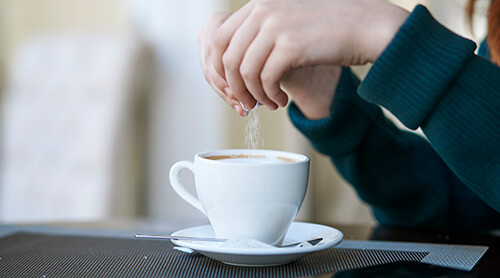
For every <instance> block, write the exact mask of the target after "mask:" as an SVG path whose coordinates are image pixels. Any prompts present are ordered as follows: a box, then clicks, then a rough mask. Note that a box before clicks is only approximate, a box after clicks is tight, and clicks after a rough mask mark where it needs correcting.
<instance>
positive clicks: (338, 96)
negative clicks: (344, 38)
mask: <svg viewBox="0 0 500 278" xmlns="http://www.w3.org/2000/svg"><path fill="white" fill-rule="evenodd" d="M475 48H476V45H475V44H474V43H473V42H472V41H470V40H467V39H465V38H463V37H460V36H458V35H456V34H454V33H453V32H451V31H450V30H448V29H446V28H445V27H443V26H442V25H440V24H439V23H438V22H437V21H436V20H435V19H434V18H433V17H432V16H431V15H430V14H429V12H428V11H427V10H426V9H425V8H424V7H423V6H417V7H416V8H415V10H414V11H413V12H412V14H411V15H410V16H409V18H408V19H407V20H406V22H405V23H404V24H403V26H402V27H401V28H400V30H399V31H398V33H397V34H396V36H395V38H394V39H393V41H392V42H391V43H390V45H389V46H388V47H387V49H386V50H385V51H384V52H383V53H382V55H381V56H380V58H379V59H378V60H377V61H376V62H375V64H374V65H373V67H372V69H371V70H370V72H369V73H368V75H367V76H366V78H365V79H364V80H363V82H361V83H360V81H359V79H358V78H357V77H356V76H354V75H353V74H352V73H351V71H350V70H349V69H348V68H344V69H343V72H342V75H341V77H340V82H339V85H338V87H337V89H336V93H335V97H334V100H333V103H332V106H331V108H330V111H331V113H330V116H329V117H328V118H324V119H320V120H308V119H306V118H305V117H304V116H303V114H302V113H301V112H300V111H299V109H298V108H297V106H296V105H294V104H293V103H292V104H291V105H290V108H289V114H290V118H291V120H292V122H293V123H294V125H295V126H296V127H297V128H298V129H299V130H300V131H301V132H302V133H303V134H304V135H306V136H307V137H308V139H309V140H310V141H311V143H312V144H313V146H314V147H315V148H316V149H317V150H318V151H319V152H321V153H324V154H326V155H328V156H330V157H331V159H332V161H333V163H334V165H335V166H336V168H337V169H338V171H339V172H340V173H341V175H342V176H343V177H344V178H345V179H346V180H347V181H348V182H349V183H350V184H352V186H353V187H354V188H355V189H356V191H357V193H358V195H359V197H360V198H361V199H362V200H363V201H365V202H367V203H368V204H370V205H371V207H372V210H373V214H374V216H375V218H376V219H377V220H378V221H379V222H380V223H381V224H382V225H390V226H404V227H425V228H433V229H450V228H452V229H457V228H458V229H461V230H485V229H493V228H500V213H499V212H500V68H499V67H497V66H496V65H494V64H493V63H491V62H490V61H489V60H487V59H485V58H483V57H480V56H478V55H475V54H474V50H475ZM484 54H487V53H484ZM378 105H380V106H383V107H385V108H387V109H388V110H389V111H391V112H392V113H393V114H394V115H395V116H396V117H397V118H398V119H399V120H400V121H401V122H402V123H403V124H404V125H405V126H407V127H409V128H410V129H416V128H418V127H420V128H422V131H423V132H424V134H425V135H426V137H427V139H426V138H423V137H421V136H419V135H417V134H414V133H412V132H408V131H403V130H400V129H398V128H397V127H396V126H395V125H394V124H393V123H392V122H391V121H390V120H388V119H387V118H385V117H384V115H383V113H382V111H381V109H380V107H379V106H378Z"/></svg>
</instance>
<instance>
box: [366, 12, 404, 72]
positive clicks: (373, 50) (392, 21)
mask: <svg viewBox="0 0 500 278" xmlns="http://www.w3.org/2000/svg"><path fill="white" fill-rule="evenodd" d="M382 5H383V6H380V9H376V10H375V11H373V12H372V15H374V16H375V17H376V18H372V17H370V18H367V21H365V23H366V24H363V25H365V27H366V26H371V27H368V28H364V29H365V32H360V33H359V34H363V36H366V37H362V38H361V40H363V41H364V43H366V46H367V48H368V51H367V53H368V58H367V60H368V62H370V63H374V62H375V61H376V60H377V59H378V58H379V57H380V55H382V53H383V52H384V51H385V49H386V48H387V46H388V45H389V44H390V43H391V41H392V40H393V39H394V37H395V36H396V34H397V32H398V31H399V29H400V28H401V26H402V25H403V24H404V22H405V21H406V19H407V18H408V16H409V15H410V12H408V11H407V10H405V9H403V8H401V7H399V6H397V5H394V4H391V3H387V2H382ZM374 23H375V24H374Z"/></svg>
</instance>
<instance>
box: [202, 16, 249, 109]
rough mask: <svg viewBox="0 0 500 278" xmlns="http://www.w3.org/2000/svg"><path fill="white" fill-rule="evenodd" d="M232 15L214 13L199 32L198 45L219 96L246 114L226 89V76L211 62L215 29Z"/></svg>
mask: <svg viewBox="0 0 500 278" xmlns="http://www.w3.org/2000/svg"><path fill="white" fill-rule="evenodd" d="M230 15H231V14H230V13H222V12H220V13H215V14H213V15H212V16H211V17H210V19H209V21H208V23H207V26H206V27H205V28H204V29H203V30H201V31H200V33H199V34H198V45H199V46H200V52H201V53H200V57H201V66H202V70H203V74H204V76H205V79H206V81H207V83H208V84H209V85H210V86H211V87H212V89H213V90H214V91H215V92H216V93H217V95H219V97H221V98H222V99H223V100H224V101H225V102H226V103H227V104H229V105H230V106H231V107H232V108H233V109H234V110H236V112H238V114H239V115H241V116H246V115H247V114H248V112H246V111H244V110H243V109H242V108H241V106H240V102H239V101H238V100H237V99H236V98H234V96H233V95H232V94H230V93H228V92H227V90H224V89H225V88H227V87H228V84H227V82H226V81H225V80H224V78H222V77H221V76H220V75H219V74H218V73H217V71H216V70H215V69H214V66H213V64H212V62H211V56H212V45H213V41H212V40H213V34H214V32H215V30H217V28H218V27H220V26H221V25H222V23H224V21H225V20H227V18H229V16H230Z"/></svg>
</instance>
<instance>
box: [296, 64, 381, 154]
mask: <svg viewBox="0 0 500 278" xmlns="http://www.w3.org/2000/svg"><path fill="white" fill-rule="evenodd" d="M358 85H359V80H358V79H357V77H356V76H355V75H354V74H352V72H351V70H350V69H349V68H344V69H343V70H342V74H341V77H340V80H339V84H338V85H337V89H336V91H335V97H334V100H333V102H332V105H331V107H330V115H329V116H328V117H327V118H324V119H319V120H310V119H307V118H306V117H305V116H304V115H303V114H302V113H301V112H300V110H299V108H298V107H297V106H296V105H295V103H293V102H292V103H291V104H290V106H289V116H290V119H291V121H292V123H293V124H294V125H295V127H296V128H297V129H298V130H299V131H300V132H302V133H303V134H304V135H305V136H306V137H307V138H308V139H309V140H310V142H311V143H312V144H313V146H314V147H315V148H316V149H317V150H318V151H319V152H321V153H324V154H328V155H333V156H336V155H343V154H346V153H349V152H352V151H353V150H354V149H355V148H357V147H358V145H359V144H360V143H361V141H362V139H363V138H364V137H365V135H366V133H367V132H368V130H369V129H370V127H371V125H372V121H371V118H372V117H371V116H370V115H374V114H375V113H377V111H378V109H379V108H378V107H377V106H375V105H372V104H370V103H367V102H366V101H364V100H362V99H361V98H360V97H359V96H358V95H357V93H356V90H357V87H358Z"/></svg>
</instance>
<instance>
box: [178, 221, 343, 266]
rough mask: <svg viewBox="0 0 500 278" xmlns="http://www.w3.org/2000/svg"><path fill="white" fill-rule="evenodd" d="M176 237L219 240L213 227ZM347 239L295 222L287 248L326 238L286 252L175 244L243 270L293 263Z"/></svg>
mask: <svg viewBox="0 0 500 278" xmlns="http://www.w3.org/2000/svg"><path fill="white" fill-rule="evenodd" d="M172 236H193V237H215V233H214V231H213V229H212V226H210V225H205V226H198V227H193V228H188V229H184V230H180V231H177V232H175V233H173V234H172ZM343 237H344V235H343V234H342V232H340V231H339V230H337V229H335V228H332V227H328V226H324V225H319V224H313V223H305V222H294V223H292V225H290V228H289V230H288V233H287V235H286V237H285V240H284V242H283V245H286V244H290V243H294V242H301V241H305V240H310V239H314V238H323V240H322V241H321V242H320V243H318V244H317V245H314V246H304V247H285V248H276V247H268V248H250V247H243V248H240V247H234V246H223V245H224V243H223V242H222V243H221V242H201V241H187V240H172V243H174V244H176V245H179V246H182V247H188V248H190V249H193V250H195V251H197V252H199V253H201V254H203V255H205V256H207V257H209V258H212V259H215V260H218V261H221V262H223V263H226V264H231V265H240V266H253V267H257V266H273V265H281V264H286V263H290V262H292V261H295V260H297V259H299V258H301V257H304V256H306V255H309V254H311V253H314V252H317V251H320V250H324V249H327V248H330V247H333V246H335V245H337V244H339V243H340V242H341V241H342V238H343Z"/></svg>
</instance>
